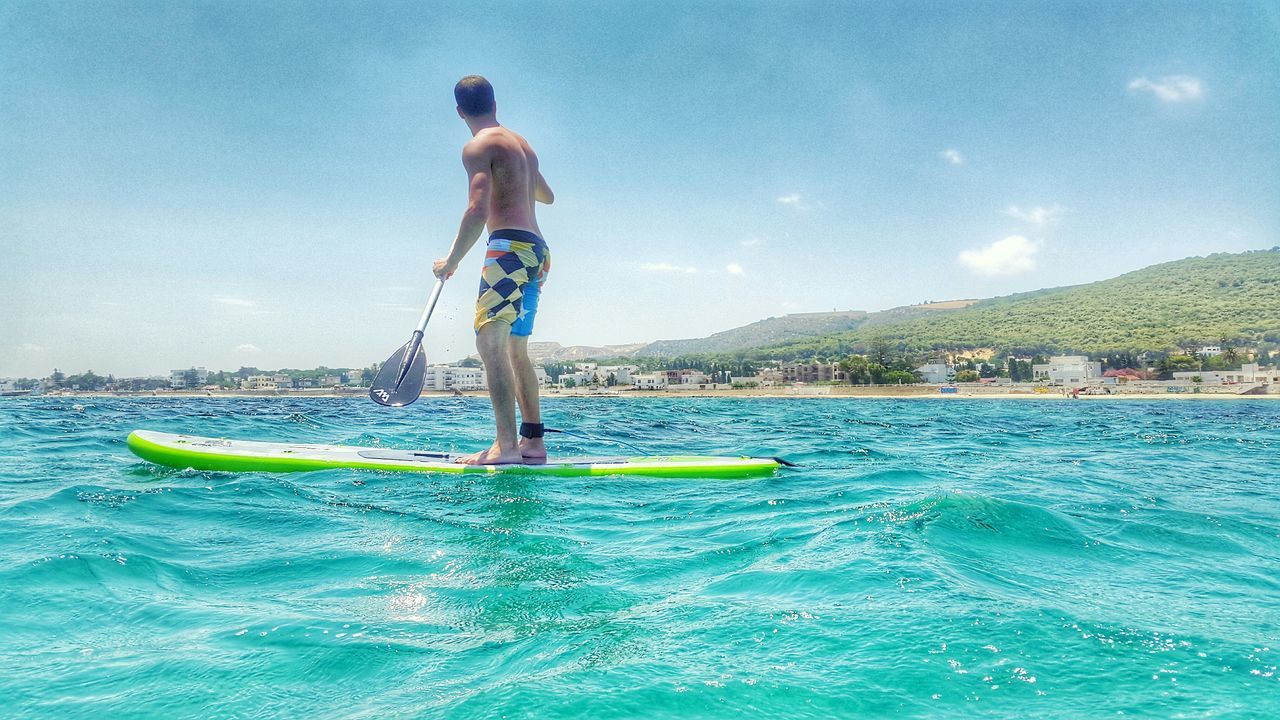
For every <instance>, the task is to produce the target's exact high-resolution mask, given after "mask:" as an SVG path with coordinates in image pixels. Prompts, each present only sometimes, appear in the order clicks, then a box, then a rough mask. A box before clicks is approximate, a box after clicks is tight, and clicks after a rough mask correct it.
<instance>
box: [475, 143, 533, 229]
mask: <svg viewBox="0 0 1280 720" xmlns="http://www.w3.org/2000/svg"><path fill="white" fill-rule="evenodd" d="M462 163H463V165H464V166H466V168H467V171H468V172H469V173H470V174H471V177H472V182H473V183H474V182H477V181H480V182H484V181H486V180H485V178H477V175H480V174H484V175H487V176H488V177H487V181H488V182H490V183H491V187H490V191H489V207H488V208H485V224H486V225H487V226H488V227H489V230H490V231H493V230H499V229H509V230H528V231H529V232H531V233H534V234H535V235H539V236H541V235H542V232H541V231H540V230H539V229H538V219H537V213H536V211H535V210H534V202H535V200H542V201H543V202H548V201H549V197H550V194H551V192H550V189H549V188H547V186H546V185H547V184H546V181H545V180H543V179H542V175H541V173H539V172H538V156H537V154H535V153H534V152H533V148H532V147H530V146H529V143H528V142H527V141H526V140H525V139H524V138H522V137H520V136H519V135H518V134H516V133H515V132H512V131H511V130H509V129H507V128H505V127H502V126H500V125H499V126H497V127H491V128H485V129H483V130H481V131H479V132H478V133H476V136H475V137H474V138H472V139H471V141H470V142H468V143H467V144H466V146H464V147H463V149H462ZM540 191H541V192H540ZM540 194H541V197H540V196H539V195H540Z"/></svg>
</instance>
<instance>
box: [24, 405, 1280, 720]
mask: <svg viewBox="0 0 1280 720" xmlns="http://www.w3.org/2000/svg"><path fill="white" fill-rule="evenodd" d="M76 402H79V403H80V404H81V405H83V409H82V410H78V409H76V408H75V403H76ZM546 406H547V407H546V415H547V422H548V424H550V425H554V426H557V427H564V428H567V429H573V430H575V431H577V432H580V433H584V434H587V435H591V436H594V437H596V438H599V440H598V441H586V440H578V439H573V438H559V437H557V438H555V442H554V443H553V448H552V449H553V452H559V453H561V454H617V452H618V448H617V447H616V446H615V445H611V444H609V443H608V442H606V440H609V439H617V440H625V441H626V442H629V443H632V444H634V445H637V446H639V447H640V448H642V449H644V450H645V451H646V452H652V453H671V452H693V453H708V454H737V453H743V454H765V455H781V456H783V457H785V458H787V459H789V460H792V461H794V462H797V463H800V464H801V465H802V466H803V467H801V468H799V469H794V470H786V471H784V472H780V473H779V474H777V475H776V476H773V477H767V478H757V479H751V480H688V479H686V480H663V479H646V478H629V479H624V478H608V477H604V478H556V477H538V476H523V477H522V476H518V475H505V476H497V477H475V476H466V477H462V476H454V475H450V476H445V475H440V476H436V475H396V474H387V473H378V472H368V471H324V472H313V473H302V474H292V475H283V474H275V475H273V474H223V473H206V472H194V471H177V470H168V469H162V468H158V467H155V466H152V465H149V464H147V463H144V462H142V461H140V460H138V459H136V458H134V457H133V456H132V455H130V454H129V452H128V450H127V449H126V447H125V444H124V438H125V436H126V435H127V434H128V432H129V431H130V430H132V429H135V428H151V429H156V430H165V431H172V432H193V433H198V434H206V435H216V436H222V437H234V438H242V439H256V440H277V441H306V442H343V443H350V444H362V445H373V444H380V445H382V446H386V447H396V448H430V449H451V450H472V449H479V448H480V447H482V446H483V445H484V444H485V440H486V431H487V423H488V422H489V414H488V406H487V403H485V402H484V401H483V400H478V399H424V400H423V401H421V402H419V403H418V404H417V405H414V406H412V407H410V408H407V409H404V410H401V411H390V410H387V409H384V408H379V407H377V406H374V405H372V404H371V403H368V402H367V401H363V400H347V399H214V398H211V399H203V400H199V399H197V400H190V399H188V400H171V399H81V400H79V401H72V400H62V399H40V398H32V399H19V400H13V399H5V400H0V698H3V707H2V708H0V715H2V716H6V717H56V718H75V717H85V718H88V717H139V718H142V717H156V718H171V717H224V718H235V717H298V718H338V717H342V718H347V717H355V718H360V717H365V718H416V717H475V718H481V717H501V716H505V717H511V718H521V717H534V718H543V717H582V718H597V717H646V718H661V717H682V718H683V717H726V718H727V717H738V716H742V715H746V716H753V717H780V718H796V717H832V716H837V717H849V716H861V717H874V716H885V717H888V716H898V717H903V716H919V717H974V716H991V717H1013V716H1027V717H1096V716H1100V715H1104V714H1105V715H1115V714H1121V713H1123V714H1125V715H1137V716H1149V717H1259V718H1272V717H1276V716H1277V715H1280V678H1278V677H1277V675H1276V666H1277V664H1280V403H1277V402H1268V401H1234V402H1224V401H1167V402H1130V401H1110V402H1109V401H1098V402H1086V401H1079V402H1071V401H1049V400H1045V401H991V400H986V401H982V400H979V401H965V400H955V401H927V400H908V401H890V400H836V399H783V400H768V399H750V400H707V399H688V400H683V399H638V400H620V399H560V400H555V399H552V400H549V401H547V403H546Z"/></svg>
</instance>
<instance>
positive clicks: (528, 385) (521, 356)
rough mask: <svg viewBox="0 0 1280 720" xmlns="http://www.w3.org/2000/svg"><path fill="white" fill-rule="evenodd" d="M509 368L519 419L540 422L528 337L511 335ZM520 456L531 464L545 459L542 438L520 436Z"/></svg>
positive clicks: (535, 380) (536, 388)
mask: <svg viewBox="0 0 1280 720" xmlns="http://www.w3.org/2000/svg"><path fill="white" fill-rule="evenodd" d="M507 351H508V355H509V356H510V358H511V368H512V370H513V372H514V375H515V380H516V400H517V401H518V402H519V403H520V421H521V422H527V423H540V422H542V410H541V408H539V406H538V375H537V373H535V372H534V371H533V361H532V360H530V359H529V338H528V336H524V337H521V336H519V335H512V336H511V340H510V342H509V343H508V344H507ZM520 456H521V457H523V458H524V462H526V463H531V464H538V463H544V462H546V461H547V446H546V443H544V442H543V440H542V438H540V437H539V438H525V437H522V438H520Z"/></svg>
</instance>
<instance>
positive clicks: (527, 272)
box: [476, 230, 551, 337]
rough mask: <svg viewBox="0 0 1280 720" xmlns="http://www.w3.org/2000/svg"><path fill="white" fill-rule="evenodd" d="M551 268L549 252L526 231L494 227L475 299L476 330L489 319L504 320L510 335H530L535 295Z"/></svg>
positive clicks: (535, 301)
mask: <svg viewBox="0 0 1280 720" xmlns="http://www.w3.org/2000/svg"><path fill="white" fill-rule="evenodd" d="M550 271H551V251H550V250H548V249H547V243H546V242H545V241H543V239H542V238H540V237H538V236H537V235H534V234H533V233H531V232H529V231H527V230H494V231H493V232H492V233H490V235H489V249H488V251H487V252H485V255H484V270H483V271H482V272H481V275H480V297H479V298H478V299H477V300H476V332H480V328H482V327H484V326H485V325H487V324H489V323H491V322H505V323H507V324H508V325H510V326H511V334H512V335H518V336H521V337H528V336H529V335H531V334H533V319H534V317H535V316H536V315H537V314H538V296H539V295H540V294H541V293H542V284H543V283H544V282H546V279H547V273H548V272H550Z"/></svg>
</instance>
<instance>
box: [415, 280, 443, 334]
mask: <svg viewBox="0 0 1280 720" xmlns="http://www.w3.org/2000/svg"><path fill="white" fill-rule="evenodd" d="M443 289H444V280H436V286H435V287H433V288H431V297H429V298H427V306H426V307H425V308H423V309H422V317H421V318H419V319H418V329H417V330H416V331H415V332H417V333H418V336H419V337H421V336H422V333H423V331H425V330H426V329H427V321H428V320H430V319H431V313H432V312H434V311H435V309H436V301H437V300H439V299H440V291H441V290H443Z"/></svg>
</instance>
